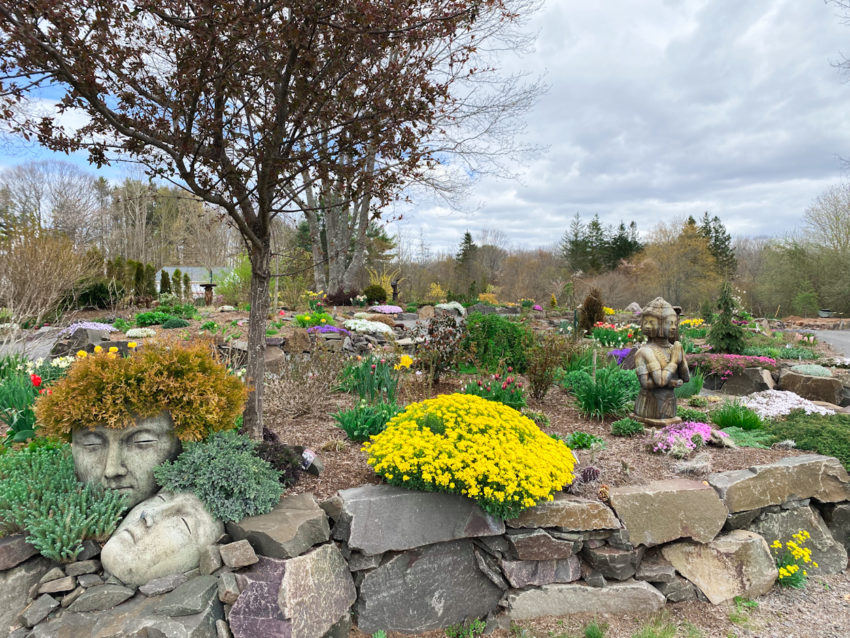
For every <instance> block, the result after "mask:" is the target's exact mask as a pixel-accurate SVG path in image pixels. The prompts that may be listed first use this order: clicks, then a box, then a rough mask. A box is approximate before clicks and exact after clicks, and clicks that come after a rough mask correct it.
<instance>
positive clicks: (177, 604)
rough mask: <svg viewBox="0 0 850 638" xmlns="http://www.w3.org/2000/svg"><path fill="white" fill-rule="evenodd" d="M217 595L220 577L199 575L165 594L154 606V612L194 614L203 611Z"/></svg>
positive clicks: (161, 613) (167, 614) (172, 614)
mask: <svg viewBox="0 0 850 638" xmlns="http://www.w3.org/2000/svg"><path fill="white" fill-rule="evenodd" d="M217 596H218V579H217V578H216V577H215V576H198V577H196V578H192V579H191V580H188V581H186V582H185V583H183V584H182V585H178V586H177V587H176V588H175V589H174V591H170V592H168V593H167V594H165V595H164V596H163V597H162V599H161V600H160V601H159V603H158V604H157V605H156V607H154V612H155V613H157V614H160V615H161V616H192V615H193V614H199V613H201V611H203V610H204V609H206V608H207V607H208V606H209V604H210V600H212V599H213V598H215V597H217Z"/></svg>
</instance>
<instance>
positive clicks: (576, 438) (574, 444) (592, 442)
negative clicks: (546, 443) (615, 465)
mask: <svg viewBox="0 0 850 638" xmlns="http://www.w3.org/2000/svg"><path fill="white" fill-rule="evenodd" d="M552 436H554V437H555V438H556V439H559V440H561V441H563V442H564V443H566V444H567V447H569V448H570V449H573V450H589V449H590V448H591V447H593V446H596V448H597V449H599V450H603V449H605V439H603V438H602V437H599V436H596V435H595V434H590V433H588V432H582V431H580V430H579V431H576V432H571V433H570V435H569V436H568V437H567V438H565V439H564V438H561V437H560V436H558V435H557V434H553V435H552Z"/></svg>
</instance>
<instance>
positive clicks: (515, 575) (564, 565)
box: [501, 556, 581, 589]
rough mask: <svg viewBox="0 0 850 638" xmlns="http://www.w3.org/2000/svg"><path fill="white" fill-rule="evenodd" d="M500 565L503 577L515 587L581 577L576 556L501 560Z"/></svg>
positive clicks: (572, 579) (563, 581)
mask: <svg viewBox="0 0 850 638" xmlns="http://www.w3.org/2000/svg"><path fill="white" fill-rule="evenodd" d="M501 566H502V572H503V573H504V574H505V577H506V578H507V579H508V581H509V582H510V584H511V585H512V586H513V587H515V588H517V589H520V588H522V587H528V586H529V585H549V584H551V583H571V582H573V581H574V580H578V579H579V578H581V562H580V561H579V559H578V557H577V556H571V557H570V558H567V559H564V560H524V561H510V560H502V561H501Z"/></svg>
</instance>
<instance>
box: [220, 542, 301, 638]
mask: <svg viewBox="0 0 850 638" xmlns="http://www.w3.org/2000/svg"><path fill="white" fill-rule="evenodd" d="M285 571H286V561H283V560H277V559H274V558H266V557H265V556H260V560H259V562H257V563H255V564H254V565H251V567H249V568H248V569H247V570H246V571H244V572H242V573H240V574H237V575H236V582H237V588H238V589H239V590H241V593H240V594H239V597H238V598H237V599H236V602H235V603H233V608H232V609H231V610H230V615H229V617H228V620H229V621H230V630H231V631H232V632H233V637H234V638H260V637H262V636H288V635H289V632H290V631H291V630H292V624H291V623H290V622H289V620H287V619H286V618H285V617H284V615H283V612H281V610H280V605H278V602H277V598H278V595H279V594H280V584H281V582H282V581H283V574H284V572H285Z"/></svg>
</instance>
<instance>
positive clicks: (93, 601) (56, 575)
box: [0, 455, 850, 638]
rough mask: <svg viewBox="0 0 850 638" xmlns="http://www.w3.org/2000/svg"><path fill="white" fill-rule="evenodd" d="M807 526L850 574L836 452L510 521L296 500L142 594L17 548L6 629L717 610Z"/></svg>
mask: <svg viewBox="0 0 850 638" xmlns="http://www.w3.org/2000/svg"><path fill="white" fill-rule="evenodd" d="M800 530H807V531H808V532H809V533H810V534H811V540H810V541H809V546H810V547H811V549H812V554H813V558H814V560H815V561H816V562H818V563H819V565H820V571H821V572H837V571H842V570H844V569H846V567H847V550H848V549H850V478H848V475H847V472H846V471H845V470H844V468H843V467H841V465H840V464H839V462H838V461H837V460H836V459H833V458H830V457H824V456H817V455H808V456H798V457H793V458H788V459H784V460H782V461H779V462H777V463H773V464H771V465H764V466H756V467H752V468H749V469H747V470H737V471H731V472H723V473H718V474H713V475H711V476H709V478H708V481H706V482H698V481H689V480H683V479H676V480H670V481H659V482H655V483H651V484H649V485H642V486H635V487H623V488H615V489H611V490H610V501H609V503H608V504H605V503H601V502H599V501H592V500H587V499H583V498H579V497H576V496H572V495H569V494H559V495H557V496H556V498H555V499H554V500H553V501H550V502H546V503H543V504H541V505H538V506H537V507H534V508H531V509H529V510H526V511H525V512H523V513H522V515H521V516H519V517H518V518H516V519H513V520H509V521H500V520H497V519H494V518H492V517H490V516H488V515H487V514H486V513H484V512H483V511H482V510H481V509H480V508H479V507H478V506H477V505H476V504H474V503H473V502H472V501H470V500H468V499H464V498H461V497H458V496H454V495H447V494H435V493H420V492H410V491H406V490H402V489H399V488H395V487H391V486H386V485H370V486H364V487H359V488H354V489H349V490H343V491H341V492H340V493H339V494H338V495H337V496H335V497H334V498H332V499H330V500H328V501H326V502H324V503H322V504H321V505H319V504H318V503H316V501H315V499H313V497H312V496H311V495H309V494H306V495H298V496H288V497H284V498H283V499H282V500H281V502H280V504H279V505H278V507H277V508H275V510H273V511H272V512H270V513H269V514H266V515H264V516H258V517H254V518H250V519H246V520H244V521H241V522H240V523H239V524H237V525H229V526H228V528H227V532H228V533H227V535H226V536H225V537H224V538H222V539H221V540H220V543H219V544H218V545H216V546H214V547H212V548H210V550H209V551H208V552H207V553H206V554H205V555H204V556H203V557H202V560H201V566H200V569H199V570H196V571H195V572H192V573H189V574H180V575H176V576H174V577H168V578H164V579H159V580H158V581H155V582H153V583H148V584H146V585H144V586H142V587H141V588H139V590H138V591H136V590H133V589H132V588H128V587H125V586H123V584H121V583H119V582H117V581H115V579H114V578H111V577H110V576H109V575H108V574H104V573H103V572H102V569H101V568H100V564H99V562H98V561H97V558H96V555H97V551H98V550H97V547H92V546H91V545H89V546H87V548H86V550H85V551H86V553H85V554H84V556H83V560H79V561H77V562H76V563H72V564H70V565H64V566H58V565H56V564H53V563H51V562H50V561H48V560H46V559H44V558H41V557H38V556H35V555H34V554H33V551H32V548H30V547H29V546H28V545H27V544H26V543H25V542H24V541H23V539H22V538H21V537H11V538H7V539H2V540H0V636H4V635H7V632H9V631H11V634H9V635H12V636H14V637H15V638H23V637H25V636H32V637H33V638H35V637H42V636H43V637H46V636H66V635H67V636H82V635H86V636H92V637H95V638H111V637H113V636H115V637H118V636H130V637H133V636H138V637H142V636H150V635H157V636H166V637H169V638H170V637H178V636H179V637H192V638H205V637H210V638H212V637H216V638H224V637H226V636H230V635H233V636H236V637H237V638H242V637H245V638H247V637H251V638H257V637H262V636H286V637H292V638H301V637H305V638H306V637H320V636H340V637H342V636H345V635H347V632H348V629H349V628H350V626H351V623H352V622H355V623H356V624H357V626H358V628H359V629H360V630H361V631H363V632H365V633H373V632H375V631H377V630H380V629H383V630H387V631H400V632H406V633H419V632H423V631H428V630H433V629H439V628H444V627H447V626H449V625H452V624H455V623H459V622H462V621H464V620H467V619H471V618H482V617H487V618H488V619H489V620H490V621H492V622H495V623H503V624H505V625H507V624H508V623H509V622H510V621H511V620H514V619H516V620H520V619H528V618H535V617H539V616H548V615H566V614H570V613H579V612H595V613H604V612H614V613H628V612H629V611H640V612H646V611H651V610H654V609H659V608H660V607H662V606H663V605H665V604H666V603H667V602H679V601H684V600H691V599H694V598H698V599H700V600H704V601H707V602H710V603H714V604H717V603H720V602H723V601H725V600H729V599H731V598H732V597H734V596H739V595H740V596H750V597H754V596H758V595H760V594H762V593H764V592H766V591H768V590H769V589H770V588H771V587H772V586H773V584H774V581H775V579H776V577H777V572H776V568H775V563H774V559H773V557H772V555H771V553H770V549H769V547H768V544H769V543H771V542H773V541H774V540H776V539H779V540H781V541H785V540H788V539H790V537H791V534H793V533H796V532H798V531H800ZM92 545H93V544H92Z"/></svg>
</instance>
